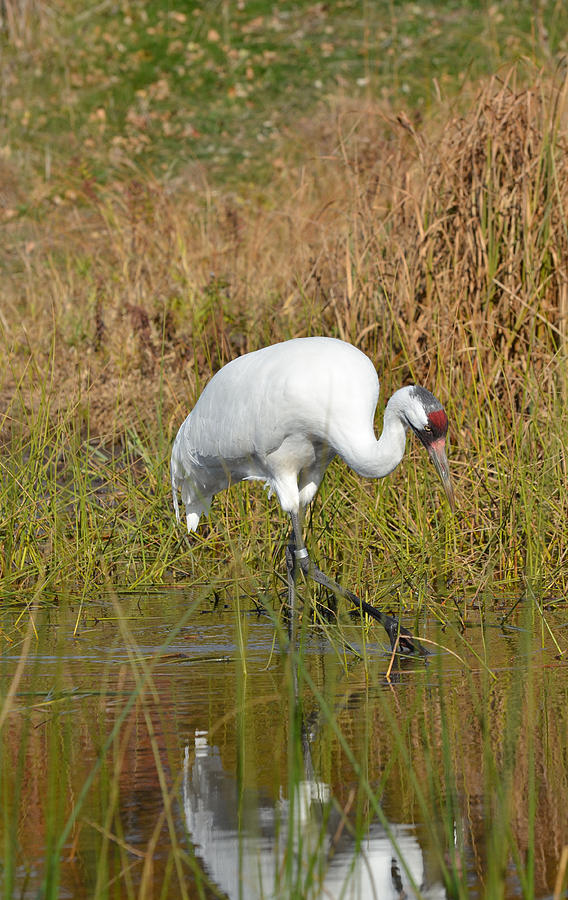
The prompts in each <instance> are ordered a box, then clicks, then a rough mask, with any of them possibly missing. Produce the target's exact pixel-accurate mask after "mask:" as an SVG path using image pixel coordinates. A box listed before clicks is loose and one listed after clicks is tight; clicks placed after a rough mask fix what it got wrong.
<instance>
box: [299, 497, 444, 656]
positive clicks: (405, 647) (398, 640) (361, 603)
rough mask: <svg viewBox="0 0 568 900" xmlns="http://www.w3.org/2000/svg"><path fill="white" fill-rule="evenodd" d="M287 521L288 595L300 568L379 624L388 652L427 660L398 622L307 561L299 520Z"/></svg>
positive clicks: (418, 644) (414, 640) (416, 641)
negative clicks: (398, 652) (387, 639)
mask: <svg viewBox="0 0 568 900" xmlns="http://www.w3.org/2000/svg"><path fill="white" fill-rule="evenodd" d="M290 518H291V519H292V534H291V536H290V544H289V545H288V547H287V550H286V563H287V566H288V589H289V593H290V584H292V590H293V592H294V595H295V581H296V577H297V571H298V567H300V568H301V569H302V572H303V573H304V575H306V576H309V577H310V578H313V580H314V581H315V582H316V584H321V585H322V586H323V587H325V588H326V589H327V590H328V591H331V592H332V593H334V594H338V595H339V596H340V597H345V599H346V600H349V602H350V603H352V604H353V605H354V606H356V607H358V609H361V610H362V611H363V612H364V613H366V615H368V616H370V617H371V618H372V619H375V620H376V621H377V622H380V624H381V625H382V626H383V628H384V629H385V631H386V633H387V634H388V636H389V640H390V643H391V649H392V650H395V649H398V650H400V651H401V652H402V653H408V654H415V655H416V654H419V655H420V656H428V651H427V650H426V649H425V648H424V647H423V646H422V644H421V643H420V641H418V640H417V639H416V638H414V637H412V635H411V633H410V631H408V629H407V628H403V626H402V625H400V623H399V621H398V619H395V618H394V616H389V615H387V613H384V612H381V610H380V609H376V608H375V607H374V606H371V604H370V603H367V601H366V600H361V599H360V598H359V597H358V596H357V594H354V593H353V592H352V591H348V590H347V588H344V587H341V585H340V584H337V582H336V581H333V579H332V578H329V577H328V576H327V575H326V574H325V573H324V572H322V571H321V569H318V567H317V566H316V565H315V564H314V563H313V562H312V560H311V559H310V557H309V555H308V551H307V550H306V546H305V544H304V539H303V537H302V529H301V525H300V518H299V516H298V515H295V514H293V513H290ZM290 565H291V566H292V569H291V571H292V576H293V577H292V581H290Z"/></svg>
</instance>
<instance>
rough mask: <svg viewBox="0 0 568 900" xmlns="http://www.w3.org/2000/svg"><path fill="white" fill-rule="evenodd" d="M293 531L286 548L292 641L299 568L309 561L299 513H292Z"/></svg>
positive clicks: (291, 637)
mask: <svg viewBox="0 0 568 900" xmlns="http://www.w3.org/2000/svg"><path fill="white" fill-rule="evenodd" d="M290 518H291V520H292V531H291V532H290V540H289V541H288V546H287V547H286V572H287V576H288V606H289V609H290V622H291V626H290V640H291V641H293V635H295V625H296V582H297V579H298V567H299V565H300V566H301V568H302V570H303V571H304V572H306V571H307V570H306V569H305V568H304V565H303V563H304V560H306V561H309V557H308V551H307V550H306V547H305V544H304V538H303V536H302V524H301V520H300V515H299V513H290Z"/></svg>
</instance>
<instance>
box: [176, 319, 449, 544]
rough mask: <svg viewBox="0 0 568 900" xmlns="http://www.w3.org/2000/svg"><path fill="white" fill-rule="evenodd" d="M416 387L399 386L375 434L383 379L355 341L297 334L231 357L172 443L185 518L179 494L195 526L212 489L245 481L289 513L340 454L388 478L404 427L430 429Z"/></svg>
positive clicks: (403, 439) (311, 491)
mask: <svg viewBox="0 0 568 900" xmlns="http://www.w3.org/2000/svg"><path fill="white" fill-rule="evenodd" d="M416 390H417V389H415V388H414V387H406V388H401V389H400V390H399V391H397V392H396V393H395V394H394V395H393V396H392V397H391V399H390V401H389V403H388V405H387V408H386V410H385V415H384V424H383V431H382V434H381V436H380V438H379V440H377V439H376V437H375V434H374V430H373V420H374V415H375V409H376V406H377V400H378V396H379V380H378V378H377V373H376V371H375V368H374V366H373V364H372V363H371V361H370V359H369V358H368V357H367V356H365V354H364V353H361V351H360V350H358V349H357V348H356V347H353V346H352V345H351V344H347V343H345V342H344V341H339V340H335V339H333V338H325V337H310V338H297V339H295V340H290V341H285V342H283V343H280V344H274V345H272V346H270V347H265V348H264V349H262V350H257V351H256V352H254V353H247V354H246V355H245V356H241V357H238V358H237V359H234V360H233V361H232V362H230V363H228V364H227V365H226V366H224V367H223V368H222V369H221V370H220V371H219V372H217V373H216V375H215V376H214V377H213V378H212V379H211V381H210V382H209V383H208V384H207V386H206V387H205V389H204V391H203V393H202V394H201V396H200V398H199V400H198V402H197V404H196V406H195V408H194V409H193V411H192V412H191V413H190V414H189V416H188V417H187V419H186V420H185V421H184V422H183V424H182V425H181V427H180V429H179V431H178V434H177V437H176V439H175V442H174V446H173V450H172V458H171V478H172V489H173V495H174V506H175V510H176V515H177V517H178V519H179V508H178V500H177V492H178V490H180V491H181V496H182V501H183V503H184V504H185V511H186V518H187V527H188V530H189V531H194V530H195V529H196V528H197V525H198V523H199V518H200V516H201V515H202V513H204V512H205V513H207V512H208V511H209V506H210V504H211V500H212V497H213V495H214V494H216V493H218V492H219V491H221V490H223V489H224V488H226V487H228V486H229V485H231V484H235V483H236V482H238V481H242V480H244V479H251V480H260V481H263V482H265V483H266V485H267V486H268V487H269V489H270V491H271V492H272V491H273V492H274V493H276V495H277V497H278V500H279V502H280V505H281V506H282V508H283V509H284V510H285V511H286V512H288V513H291V514H292V515H295V514H298V512H299V510H301V509H303V508H304V507H305V506H306V505H307V504H308V503H309V502H310V500H312V499H313V497H314V495H315V493H316V491H317V489H318V486H319V484H320V482H321V480H322V478H323V476H324V474H325V470H326V468H327V466H328V464H329V463H330V461H331V460H332V459H333V457H334V456H335V455H338V456H340V457H342V458H343V459H344V460H345V462H346V463H347V464H348V465H349V466H351V467H352V468H353V469H354V470H355V471H356V472H358V473H359V474H360V475H363V476H366V477H370V478H380V477H382V476H384V475H388V474H389V472H392V470H393V469H394V468H395V467H396V466H397V465H398V463H399V462H400V461H401V459H402V457H403V455H404V449H405V443H406V430H407V428H408V427H409V426H410V427H412V428H413V429H414V430H417V431H419V430H420V429H423V428H424V427H425V426H426V428H427V429H428V430H429V426H428V417H427V411H426V410H425V409H424V407H423V405H422V404H421V403H418V402H415V401H414V399H413V395H412V393H411V392H412V391H416ZM418 390H423V389H418ZM423 393H424V394H426V393H428V392H426V391H423ZM429 396H431V395H429ZM432 399H433V400H434V399H435V398H432ZM436 402H437V401H436ZM438 406H439V404H438ZM439 408H440V409H441V407H439Z"/></svg>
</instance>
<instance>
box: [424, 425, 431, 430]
mask: <svg viewBox="0 0 568 900" xmlns="http://www.w3.org/2000/svg"><path fill="white" fill-rule="evenodd" d="M422 430H423V431H432V426H431V425H425V426H424V428H423V429H422Z"/></svg>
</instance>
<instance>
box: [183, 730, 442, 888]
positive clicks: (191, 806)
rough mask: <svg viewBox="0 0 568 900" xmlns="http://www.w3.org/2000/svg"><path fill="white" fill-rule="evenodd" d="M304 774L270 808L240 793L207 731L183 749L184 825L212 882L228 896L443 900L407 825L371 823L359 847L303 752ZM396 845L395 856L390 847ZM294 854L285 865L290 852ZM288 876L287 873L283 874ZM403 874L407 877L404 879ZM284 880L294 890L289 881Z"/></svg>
mask: <svg viewBox="0 0 568 900" xmlns="http://www.w3.org/2000/svg"><path fill="white" fill-rule="evenodd" d="M303 748H304V775H305V778H304V779H303V780H301V781H300V782H299V783H298V784H297V786H296V788H295V790H294V791H293V794H292V797H291V798H285V797H284V796H281V797H280V799H279V800H278V801H277V802H276V803H275V802H273V801H271V800H269V799H267V798H266V797H264V798H263V797H262V796H260V795H259V794H256V795H255V792H254V791H250V792H249V793H248V794H247V793H246V792H245V793H244V795H243V793H241V794H240V796H239V789H238V785H237V781H236V779H235V777H234V776H233V775H232V774H229V773H227V772H225V771H224V769H223V765H222V761H221V756H220V753H219V751H218V749H217V748H216V747H215V746H212V745H210V744H209V741H208V735H207V732H205V731H203V732H196V734H195V745H194V747H190V746H187V747H186V749H185V760H184V775H183V806H184V817H185V824H186V827H187V830H188V833H189V835H190V837H191V840H192V841H193V844H194V846H195V850H196V853H197V855H198V856H199V857H201V860H202V862H203V865H204V867H205V869H206V870H207V872H208V874H209V876H210V877H211V879H212V880H213V881H214V882H215V883H216V885H217V886H218V887H219V888H220V889H221V890H222V891H223V892H224V893H225V894H226V895H227V896H228V897H229V898H233V897H244V898H247V900H256V898H261V897H262V898H278V897H288V896H290V889H291V884H293V886H294V890H293V893H294V895H295V896H301V897H303V898H306V900H307V898H317V897H322V898H323V897H325V898H340V897H341V898H345V900H367V898H378V900H391V898H393V900H394V898H397V900H401V898H406V897H408V898H411V897H415V896H417V893H416V890H415V889H414V887H413V883H414V885H415V886H416V887H417V889H418V890H419V892H420V893H419V896H420V897H423V898H428V900H442V898H445V897H446V893H445V891H444V889H443V887H442V886H441V885H440V884H432V885H427V884H425V865H424V857H423V852H422V849H421V847H420V844H419V843H418V840H417V838H416V834H415V830H414V828H413V826H410V825H403V824H391V825H390V829H389V831H390V834H387V832H386V831H385V829H384V828H383V827H382V826H381V825H380V824H379V823H378V822H373V823H372V824H371V826H370V827H369V829H368V831H367V833H366V835H365V836H364V838H363V839H362V840H360V841H358V842H357V845H356V841H355V838H354V837H353V835H352V834H351V833H350V832H349V831H348V829H346V828H342V827H341V818H340V816H339V814H338V813H337V812H336V811H335V809H334V807H333V804H332V798H331V791H330V788H329V786H328V785H327V784H325V783H324V782H322V781H319V780H317V779H316V778H315V777H314V775H313V769H312V764H311V758H310V754H309V745H308V742H307V741H306V740H304V742H303ZM394 843H396V850H395V848H394V845H393V844H394ZM290 851H291V852H292V854H293V857H292V860H290V857H289V853H290ZM290 873H292V874H290ZM409 873H410V875H411V878H410V877H409ZM290 879H292V882H291V880H290Z"/></svg>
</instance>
